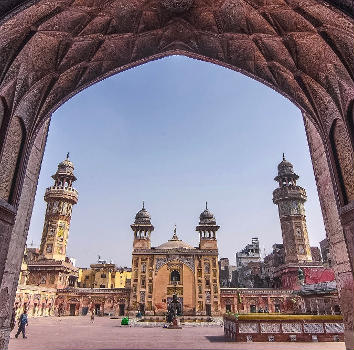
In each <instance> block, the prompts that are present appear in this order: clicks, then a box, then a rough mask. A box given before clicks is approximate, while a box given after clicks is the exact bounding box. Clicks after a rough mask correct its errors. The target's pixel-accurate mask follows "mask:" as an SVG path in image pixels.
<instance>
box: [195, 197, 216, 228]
mask: <svg viewBox="0 0 354 350" xmlns="http://www.w3.org/2000/svg"><path fill="white" fill-rule="evenodd" d="M199 219H200V221H199V224H200V225H216V220H215V217H214V214H213V213H211V212H210V211H209V209H208V202H206V204H205V210H204V211H203V212H202V213H201V214H200V216H199Z"/></svg>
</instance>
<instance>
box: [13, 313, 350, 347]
mask: <svg viewBox="0 0 354 350" xmlns="http://www.w3.org/2000/svg"><path fill="white" fill-rule="evenodd" d="M14 335H15V330H14V331H13V332H12V333H11V340H10V345H9V349H10V350H20V349H21V350H23V349H26V350H69V349H70V350H74V349H75V350H78V349H95V350H108V349H109V350H113V349H240V350H241V349H242V350H248V349H249V350H268V349H269V350H271V349H272V350H273V349H279V350H280V349H281V350H287V349H288V350H296V349H301V350H317V349H318V350H320V349H321V350H327V349H328V350H344V349H345V347H344V343H234V342H228V341H225V339H224V336H223V328H222V327H215V326H214V327H185V328H183V329H180V330H170V329H163V328H156V327H155V328H142V327H121V326H120V322H119V320H113V319H109V318H99V317H96V319H95V322H94V324H91V323H90V319H89V317H62V318H49V317H48V318H36V319H29V327H28V328H27V335H28V338H27V339H22V337H21V336H20V337H19V338H18V339H16V338H15V336H14Z"/></svg>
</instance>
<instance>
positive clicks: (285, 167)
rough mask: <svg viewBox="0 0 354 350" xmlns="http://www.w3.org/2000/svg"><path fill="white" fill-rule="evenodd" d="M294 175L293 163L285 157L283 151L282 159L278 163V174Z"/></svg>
mask: <svg viewBox="0 0 354 350" xmlns="http://www.w3.org/2000/svg"><path fill="white" fill-rule="evenodd" d="M288 175H296V174H295V172H294V167H293V165H292V164H291V163H290V162H288V161H287V160H286V159H285V156H284V153H283V160H282V161H281V162H280V163H279V164H278V176H288Z"/></svg>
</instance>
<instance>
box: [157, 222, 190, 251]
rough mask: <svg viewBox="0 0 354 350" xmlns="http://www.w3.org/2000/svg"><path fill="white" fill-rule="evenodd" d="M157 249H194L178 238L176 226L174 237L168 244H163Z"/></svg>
mask: <svg viewBox="0 0 354 350" xmlns="http://www.w3.org/2000/svg"><path fill="white" fill-rule="evenodd" d="M156 249H194V248H193V247H192V246H191V245H189V244H188V243H186V242H183V241H182V240H180V239H179V238H178V236H177V232H176V226H175V229H174V231H173V236H172V238H171V239H169V240H168V241H167V242H166V243H162V244H161V245H159V246H158V247H156Z"/></svg>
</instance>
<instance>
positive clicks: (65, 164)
mask: <svg viewBox="0 0 354 350" xmlns="http://www.w3.org/2000/svg"><path fill="white" fill-rule="evenodd" d="M73 173H74V164H73V162H72V161H71V160H70V159H69V153H68V154H67V156H66V159H64V160H63V161H62V162H60V163H59V164H58V170H57V174H71V175H73Z"/></svg>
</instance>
